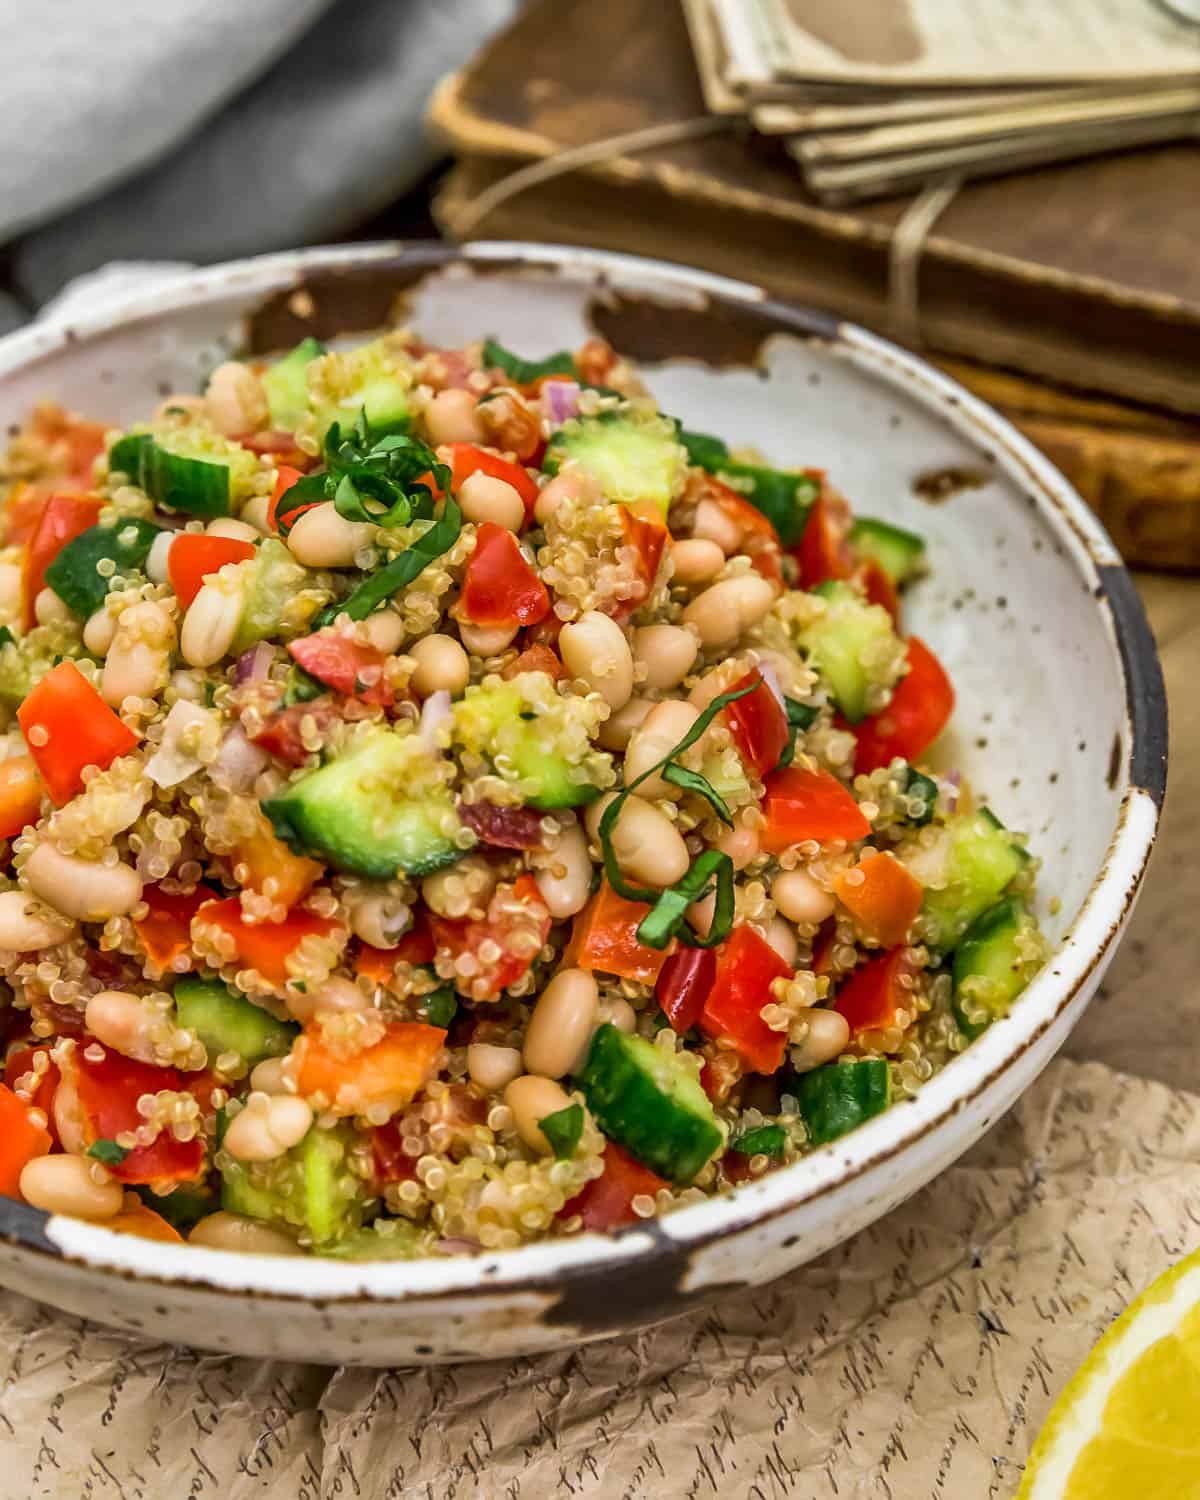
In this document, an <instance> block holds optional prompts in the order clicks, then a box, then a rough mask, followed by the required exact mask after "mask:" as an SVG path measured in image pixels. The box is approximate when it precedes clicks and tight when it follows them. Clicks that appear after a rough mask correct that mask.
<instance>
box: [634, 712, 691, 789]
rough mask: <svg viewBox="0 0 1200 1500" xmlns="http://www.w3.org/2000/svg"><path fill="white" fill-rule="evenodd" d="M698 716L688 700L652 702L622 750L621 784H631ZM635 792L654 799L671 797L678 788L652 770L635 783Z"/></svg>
mask: <svg viewBox="0 0 1200 1500" xmlns="http://www.w3.org/2000/svg"><path fill="white" fill-rule="evenodd" d="M699 717H700V715H699V713H698V711H697V710H696V709H694V708H693V707H692V705H691V704H690V703H681V702H680V701H679V700H678V699H670V700H669V701H668V702H666V703H658V704H656V705H655V706H654V708H652V709H651V710H650V712H649V713H648V714H647V715H646V718H645V720H644V722H643V723H642V726H641V728H640V729H638V730H635V732H634V734H633V737H632V738H631V739H630V741H629V748H628V749H627V750H626V752H625V785H626V786H632V785H633V783H634V782H635V781H637V779H638V777H639V776H641V775H642V774H643V772H645V771H648V770H649V769H650V767H651V766H654V765H657V764H658V762H659V761H660V760H662V759H663V758H664V757H665V756H666V755H668V754H669V753H670V751H672V750H674V748H675V746H676V745H677V744H678V743H679V742H680V740H681V739H683V737H684V735H686V734H687V732H688V730H689V729H691V727H692V725H693V724H695V722H696V720H697V719H698V718H699ZM637 795H638V796H639V797H646V798H648V799H649V800H650V801H654V800H656V799H657V798H659V797H671V798H675V797H678V796H679V795H680V793H679V788H678V787H675V786H672V784H671V783H670V782H669V781H664V780H663V778H662V774H661V772H656V773H655V774H654V775H653V776H650V777H647V779H646V780H645V781H642V782H639V783H638V789H637Z"/></svg>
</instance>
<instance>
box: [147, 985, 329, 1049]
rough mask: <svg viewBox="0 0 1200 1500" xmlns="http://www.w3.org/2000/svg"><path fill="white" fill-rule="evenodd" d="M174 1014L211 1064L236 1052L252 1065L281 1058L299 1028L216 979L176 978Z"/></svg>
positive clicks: (289, 1047) (289, 1046)
mask: <svg viewBox="0 0 1200 1500" xmlns="http://www.w3.org/2000/svg"><path fill="white" fill-rule="evenodd" d="M175 1015H176V1018H177V1019H178V1021H179V1024H180V1026H186V1027H187V1029H188V1030H189V1031H194V1032H195V1033H196V1035H197V1036H198V1037H199V1038H200V1040H201V1041H202V1042H203V1043H204V1045H205V1047H206V1048H207V1049H208V1056H209V1060H210V1061H213V1060H215V1059H216V1058H218V1057H220V1056H221V1054H222V1053H224V1052H236V1053H237V1054H238V1056H239V1057H242V1058H245V1060H246V1062H248V1063H249V1064H250V1065H251V1066H253V1065H254V1064H255V1063H257V1062H261V1061H262V1059H263V1058H264V1057H282V1056H283V1054H284V1053H285V1052H288V1051H290V1050H291V1045H292V1039H293V1038H294V1037H295V1036H297V1035H298V1034H299V1031H300V1028H299V1026H296V1025H293V1024H292V1023H291V1022H288V1021H277V1020H276V1019H275V1017H274V1016H273V1015H271V1013H270V1012H269V1011H265V1010H263V1008H262V1007H261V1006H260V1005H255V1004H254V1003H253V1001H251V1000H247V999H246V997H245V996H244V995H237V994H234V992H233V991H232V990H231V989H230V988H229V986H228V985H226V984H222V983H221V981H220V980H219V979H194V978H190V977H189V978H184V979H179V980H177V981H176V983H175Z"/></svg>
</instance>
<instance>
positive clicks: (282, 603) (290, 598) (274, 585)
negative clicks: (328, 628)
mask: <svg viewBox="0 0 1200 1500" xmlns="http://www.w3.org/2000/svg"><path fill="white" fill-rule="evenodd" d="M239 566H241V567H251V568H252V569H253V581H252V582H251V585H250V589H249V591H248V593H247V595H246V603H245V606H244V608H243V609H242V615H241V619H240V620H239V621H238V628H237V634H236V635H235V636H234V638H233V644H232V645H231V646H230V648H229V650H230V652H231V653H232V655H234V656H240V655H241V653H242V652H243V651H248V650H249V649H250V647H251V646H253V645H254V644H255V643H256V642H258V641H266V640H270V639H271V638H272V637H275V636H279V635H297V634H299V633H300V632H301V631H303V630H305V629H307V627H308V624H309V621H310V620H311V619H312V617H313V615H315V614H316V612H317V610H318V608H319V607H320V605H321V602H322V600H323V599H327V598H328V597H329V595H328V594H327V593H324V592H319V591H318V590H316V589H315V588H314V587H311V586H310V585H311V582H312V580H311V577H310V575H309V573H308V570H307V569H305V568H302V567H301V566H300V564H299V563H298V562H297V561H296V560H295V558H294V557H293V556H292V554H291V553H290V552H289V551H288V549H287V548H286V547H285V546H284V544H283V543H282V542H281V541H280V540H279V539H278V538H277V537H267V539H266V540H265V541H263V542H260V543H259V545H258V548H257V550H256V551H255V554H254V558H253V560H250V559H247V561H246V562H245V563H242V564H240V565H239Z"/></svg>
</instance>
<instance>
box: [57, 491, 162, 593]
mask: <svg viewBox="0 0 1200 1500" xmlns="http://www.w3.org/2000/svg"><path fill="white" fill-rule="evenodd" d="M161 531H162V527H161V526H155V525H154V524H153V523H152V522H150V521H143V520H142V519H141V518H140V517H139V516H126V517H125V518H124V520H121V521H118V522H117V524H116V525H115V526H89V527H88V529H87V530H86V531H84V532H82V533H81V534H80V535H79V536H77V537H76V538H75V539H74V541H71V542H68V543H67V545H66V546H65V547H64V548H63V549H62V551H61V552H60V553H59V554H58V556H57V557H55V559H54V561H53V562H52V563H51V564H50V566H49V567H48V568H47V569H46V583H47V584H48V585H49V587H50V588H52V589H53V590H54V592H55V593H56V594H57V595H58V597H59V598H60V599H61V600H62V602H63V603H64V604H65V605H66V606H67V608H68V609H70V610H71V611H73V613H75V614H77V615H83V616H84V617H85V618H86V617H87V616H88V615H91V614H94V613H95V612H96V610H98V609H99V608H100V606H101V605H102V604H103V603H104V599H105V596H106V595H107V593H108V591H109V589H110V588H111V587H112V585H113V583H114V582H117V581H118V580H120V579H122V578H124V577H125V576H126V575H127V574H128V573H131V572H134V571H135V570H136V569H138V568H140V567H141V566H142V564H143V563H144V562H145V561H146V555H147V553H148V552H149V551H150V548H151V546H152V544H153V542H154V539H155V537H157V536H158V535H159V533H160V532H161ZM101 562H109V563H111V564H112V568H111V570H106V571H105V573H104V574H101V573H100V572H99V571H98V569H97V564H98V563H101Z"/></svg>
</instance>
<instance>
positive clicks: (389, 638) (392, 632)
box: [362, 609, 405, 656]
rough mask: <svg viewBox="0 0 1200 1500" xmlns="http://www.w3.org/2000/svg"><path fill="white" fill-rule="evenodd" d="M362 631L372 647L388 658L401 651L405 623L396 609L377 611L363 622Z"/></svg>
mask: <svg viewBox="0 0 1200 1500" xmlns="http://www.w3.org/2000/svg"><path fill="white" fill-rule="evenodd" d="M362 629H363V630H364V631H365V632H366V636H367V639H368V640H369V641H370V643H371V645H372V646H374V647H375V649H376V650H377V651H383V652H385V653H386V654H387V655H388V656H390V655H391V654H392V653H393V652H394V651H397V650H399V648H400V642H401V641H402V640H403V639H404V635H405V631H404V621H403V620H402V619H401V618H400V616H399V615H398V614H397V613H396V611H395V610H394V609H377V610H376V611H375V613H374V614H373V615H368V616H367V618H366V619H365V620H364V621H363V623H362Z"/></svg>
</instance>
